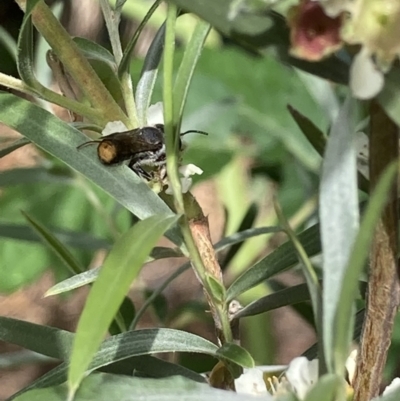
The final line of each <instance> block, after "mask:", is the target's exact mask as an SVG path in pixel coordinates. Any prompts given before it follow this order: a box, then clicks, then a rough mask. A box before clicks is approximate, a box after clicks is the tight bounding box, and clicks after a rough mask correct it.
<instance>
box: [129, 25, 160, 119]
mask: <svg viewBox="0 0 400 401" xmlns="http://www.w3.org/2000/svg"><path fill="white" fill-rule="evenodd" d="M164 41H165V24H163V25H162V26H161V27H160V29H159V30H158V31H157V33H156V35H155V36H154V39H153V41H152V42H151V45H150V47H149V50H148V51H147V54H146V57H145V59H144V63H143V67H142V71H141V73H140V79H139V82H138V84H137V86H136V93H135V102H136V112H137V115H138V119H139V123H140V125H141V126H144V125H147V124H148V122H147V110H148V108H149V106H150V102H151V96H152V94H153V89H154V85H155V83H156V79H157V73H158V66H159V64H160V61H161V56H162V53H163V49H164Z"/></svg>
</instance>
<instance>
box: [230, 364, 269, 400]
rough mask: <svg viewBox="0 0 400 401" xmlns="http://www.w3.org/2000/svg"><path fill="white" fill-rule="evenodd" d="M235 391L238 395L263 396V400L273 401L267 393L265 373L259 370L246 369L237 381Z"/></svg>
mask: <svg viewBox="0 0 400 401" xmlns="http://www.w3.org/2000/svg"><path fill="white" fill-rule="evenodd" d="M235 389H236V392H237V393H238V394H252V395H257V396H263V398H262V399H263V400H273V397H272V395H271V394H270V393H269V392H268V391H267V385H266V384H265V381H264V376H263V371H262V370H261V369H259V368H252V369H244V371H243V373H242V374H241V375H240V377H239V378H237V379H235Z"/></svg>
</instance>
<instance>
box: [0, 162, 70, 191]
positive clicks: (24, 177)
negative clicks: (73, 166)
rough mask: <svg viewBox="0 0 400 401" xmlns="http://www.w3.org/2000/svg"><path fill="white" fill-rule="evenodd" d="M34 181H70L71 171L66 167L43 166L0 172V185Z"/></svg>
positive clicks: (5, 185)
mask: <svg viewBox="0 0 400 401" xmlns="http://www.w3.org/2000/svg"><path fill="white" fill-rule="evenodd" d="M35 182H54V183H66V184H67V183H69V184H70V183H72V175H71V172H70V171H68V170H66V169H62V170H61V169H49V168H45V167H30V168H15V169H10V170H6V171H3V172H1V173H0V187H8V186H13V185H18V184H33V183H35Z"/></svg>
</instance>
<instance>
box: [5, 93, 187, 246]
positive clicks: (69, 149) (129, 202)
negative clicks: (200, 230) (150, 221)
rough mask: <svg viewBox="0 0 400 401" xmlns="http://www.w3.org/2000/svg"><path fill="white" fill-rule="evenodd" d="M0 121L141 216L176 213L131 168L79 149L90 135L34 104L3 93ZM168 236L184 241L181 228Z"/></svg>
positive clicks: (173, 239) (174, 240) (142, 217)
mask: <svg viewBox="0 0 400 401" xmlns="http://www.w3.org/2000/svg"><path fill="white" fill-rule="evenodd" d="M0 121H1V122H3V123H4V124H6V125H7V126H9V127H11V128H13V129H15V130H17V131H19V132H20V133H21V134H22V135H24V136H26V137H27V138H28V139H30V140H31V141H32V142H34V143H35V144H36V145H38V146H39V147H41V148H42V149H44V150H45V151H46V152H49V153H50V154H52V155H53V156H55V157H57V158H58V159H60V160H61V161H63V162H64V163H66V164H67V165H69V166H70V167H72V168H74V169H75V170H77V171H79V172H80V173H82V174H84V175H85V177H87V178H89V179H90V180H92V181H93V182H94V183H95V184H97V185H98V186H99V187H100V188H102V189H103V190H104V191H106V192H107V193H109V194H110V195H111V196H112V197H113V198H115V199H116V200H117V201H118V202H119V203H120V204H121V205H123V206H124V207H126V208H127V209H128V210H129V211H131V212H132V213H133V214H134V215H136V216H137V217H139V218H140V219H144V218H146V217H149V216H152V215H154V214H168V213H169V214H171V215H172V212H171V210H170V209H169V208H168V207H167V206H166V205H165V203H164V202H162V201H161V200H160V198H159V197H158V196H157V195H156V194H155V193H154V192H153V191H152V190H151V189H150V188H149V187H148V186H147V185H146V184H145V183H144V182H143V180H141V179H140V178H139V177H138V176H137V175H135V174H134V173H133V172H132V171H131V170H130V169H128V168H127V167H125V166H119V167H109V166H103V165H102V164H101V163H100V162H99V161H98V158H97V156H96V152H95V149H82V150H77V147H78V146H79V145H81V144H82V143H84V142H85V141H87V137H86V136H85V135H83V134H82V133H81V132H79V131H78V130H76V129H74V128H72V127H70V126H69V125H68V124H65V123H64V122H62V121H61V120H59V119H58V118H57V117H55V116H53V115H52V114H50V113H48V112H47V111H45V110H43V109H41V108H40V107H38V106H36V105H34V104H33V103H31V102H28V101H26V100H23V99H21V98H18V97H16V96H14V95H11V94H9V93H0ZM167 237H168V238H169V239H171V240H172V241H173V242H174V243H176V244H180V243H181V239H180V235H179V234H178V232H177V231H170V232H169V233H167Z"/></svg>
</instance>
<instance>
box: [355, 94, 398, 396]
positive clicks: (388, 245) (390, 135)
mask: <svg viewBox="0 0 400 401" xmlns="http://www.w3.org/2000/svg"><path fill="white" fill-rule="evenodd" d="M370 116H371V123H370V145H369V154H370V183H371V190H372V189H373V188H374V187H375V186H376V184H377V182H378V180H379V178H380V177H381V174H382V172H383V171H384V170H385V168H386V167H387V166H388V164H390V163H391V162H392V161H393V160H396V159H398V156H399V143H398V127H397V126H396V124H395V123H394V122H393V121H392V120H391V119H390V118H389V117H388V116H387V115H386V114H385V112H384V110H383V109H382V108H381V106H380V105H379V104H378V103H377V102H375V101H372V103H371V107H370ZM397 186H398V184H397V179H396V180H394V184H393V186H392V191H391V194H390V197H389V201H388V203H387V205H386V207H385V209H384V211H383V214H382V216H381V218H380V220H379V223H378V225H377V228H376V231H375V235H374V242H373V245H372V249H371V254H370V277H369V283H368V296H367V308H366V317H365V321H364V327H363V334H362V341H361V344H360V351H359V354H358V361H357V370H356V376H355V379H354V401H369V400H371V399H372V398H374V397H376V396H378V394H379V388H380V384H381V378H382V372H383V369H384V366H385V362H386V357H387V352H388V348H389V345H390V339H391V336H392V331H393V323H394V318H395V315H396V312H397V307H398V305H399V299H400V287H399V277H398V271H397V269H398V260H397V238H398V227H397V222H398V213H397V189H398V188H397ZM371 190H370V192H372V191H371Z"/></svg>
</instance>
